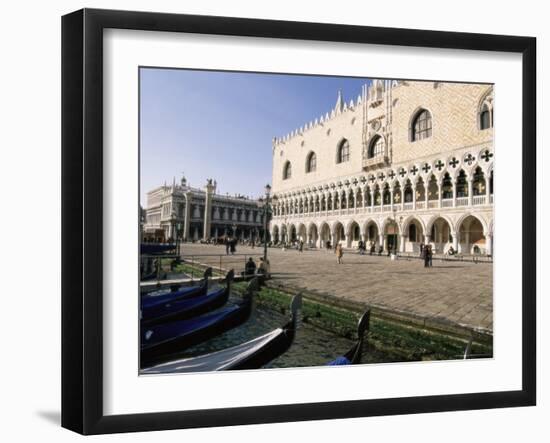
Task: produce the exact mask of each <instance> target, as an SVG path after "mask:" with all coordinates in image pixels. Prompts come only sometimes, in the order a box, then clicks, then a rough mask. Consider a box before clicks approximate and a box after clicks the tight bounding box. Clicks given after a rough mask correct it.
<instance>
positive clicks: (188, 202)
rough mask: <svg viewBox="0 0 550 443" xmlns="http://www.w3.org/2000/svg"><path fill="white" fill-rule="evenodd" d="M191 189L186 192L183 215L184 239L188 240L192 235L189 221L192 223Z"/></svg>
mask: <svg viewBox="0 0 550 443" xmlns="http://www.w3.org/2000/svg"><path fill="white" fill-rule="evenodd" d="M191 197H192V195H191V191H187V192H186V193H185V214H184V215H183V217H184V219H183V241H188V240H189V237H190V235H189V234H190V232H189V223H191Z"/></svg>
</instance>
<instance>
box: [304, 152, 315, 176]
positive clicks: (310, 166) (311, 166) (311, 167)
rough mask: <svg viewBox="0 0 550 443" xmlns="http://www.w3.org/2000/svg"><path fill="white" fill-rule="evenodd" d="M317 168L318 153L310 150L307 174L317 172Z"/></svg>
mask: <svg viewBox="0 0 550 443" xmlns="http://www.w3.org/2000/svg"><path fill="white" fill-rule="evenodd" d="M316 170H317V154H315V152H314V151H310V152H309V154H308V155H307V156H306V174H309V173H310V172H315V171H316Z"/></svg>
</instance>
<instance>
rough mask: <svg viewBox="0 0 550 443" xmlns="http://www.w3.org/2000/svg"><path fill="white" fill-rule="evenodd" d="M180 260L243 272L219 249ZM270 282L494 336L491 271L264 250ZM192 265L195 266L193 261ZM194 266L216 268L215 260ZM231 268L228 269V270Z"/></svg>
mask: <svg viewBox="0 0 550 443" xmlns="http://www.w3.org/2000/svg"><path fill="white" fill-rule="evenodd" d="M182 253H183V255H190V254H224V256H223V257H222V266H223V267H224V268H226V267H227V268H229V267H231V266H233V267H234V268H235V270H239V271H240V270H242V269H243V266H244V257H233V258H231V257H230V256H229V257H226V256H225V247H224V246H214V245H201V244H191V243H185V244H184V245H182ZM237 253H238V254H252V255H253V256H254V257H258V256H260V255H262V254H263V249H262V248H254V249H252V248H250V247H244V246H238V247H237ZM268 257H269V260H270V263H271V272H272V275H273V278H274V281H275V282H277V283H281V284H283V285H285V286H290V287H294V288H303V289H305V290H308V291H312V292H318V293H328V294H331V295H334V296H337V297H341V298H344V299H347V300H351V301H358V302H362V303H365V304H369V305H372V306H378V307H381V308H385V309H388V310H392V311H395V312H404V313H409V314H413V315H415V316H421V317H426V318H438V319H443V320H446V321H450V322H452V323H456V324H460V325H463V326H467V327H470V328H476V329H477V328H481V329H485V330H489V331H492V330H493V315H492V313H493V298H492V292H493V265H492V264H491V263H479V264H475V263H471V262H458V261H457V262H449V261H441V260H434V261H433V267H432V268H424V267H423V262H422V261H421V260H418V259H409V260H406V259H404V258H400V259H399V260H397V261H392V260H390V259H389V258H388V257H386V256H382V257H378V256H369V255H365V256H360V255H358V254H357V253H356V252H355V251H353V252H352V251H346V253H345V254H344V260H343V261H344V263H343V264H342V265H337V264H336V257H335V255H334V253H332V252H330V253H329V252H326V251H319V250H311V251H307V250H306V251H304V252H303V253H299V252H298V251H296V250H286V251H282V250H280V249H276V248H270V249H269V250H268ZM197 260H199V259H198V258H197ZM199 261H201V262H203V263H210V264H212V265H214V266H219V262H220V261H219V257H217V256H212V257H202V258H201V259H200V260H199ZM230 263H233V264H232V265H231V264H230Z"/></svg>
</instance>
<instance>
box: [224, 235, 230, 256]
mask: <svg viewBox="0 0 550 443" xmlns="http://www.w3.org/2000/svg"><path fill="white" fill-rule="evenodd" d="M230 242H231V240H230V239H229V237H225V241H224V243H225V255H229V243H230Z"/></svg>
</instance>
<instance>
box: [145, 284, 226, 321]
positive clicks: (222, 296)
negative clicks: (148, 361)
mask: <svg viewBox="0 0 550 443" xmlns="http://www.w3.org/2000/svg"><path fill="white" fill-rule="evenodd" d="M229 293H230V291H229V288H225V289H221V290H218V291H214V293H213V294H208V295H204V296H202V297H200V298H199V297H194V298H193V299H190V300H188V299H187V298H186V299H185V300H178V301H176V302H174V303H167V304H165V305H162V306H160V307H159V309H155V310H154V311H155V312H149V311H144V314H145V315H146V316H147V318H143V319H142V322H141V324H142V326H144V327H148V326H154V325H160V324H164V323H168V322H172V321H178V320H186V319H189V318H193V317H197V316H199V315H202V314H206V313H207V312H211V311H214V310H215V309H218V308H221V307H222V306H223V305H225V304H226V303H227V301H228V300H229ZM178 306H179V307H178Z"/></svg>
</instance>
